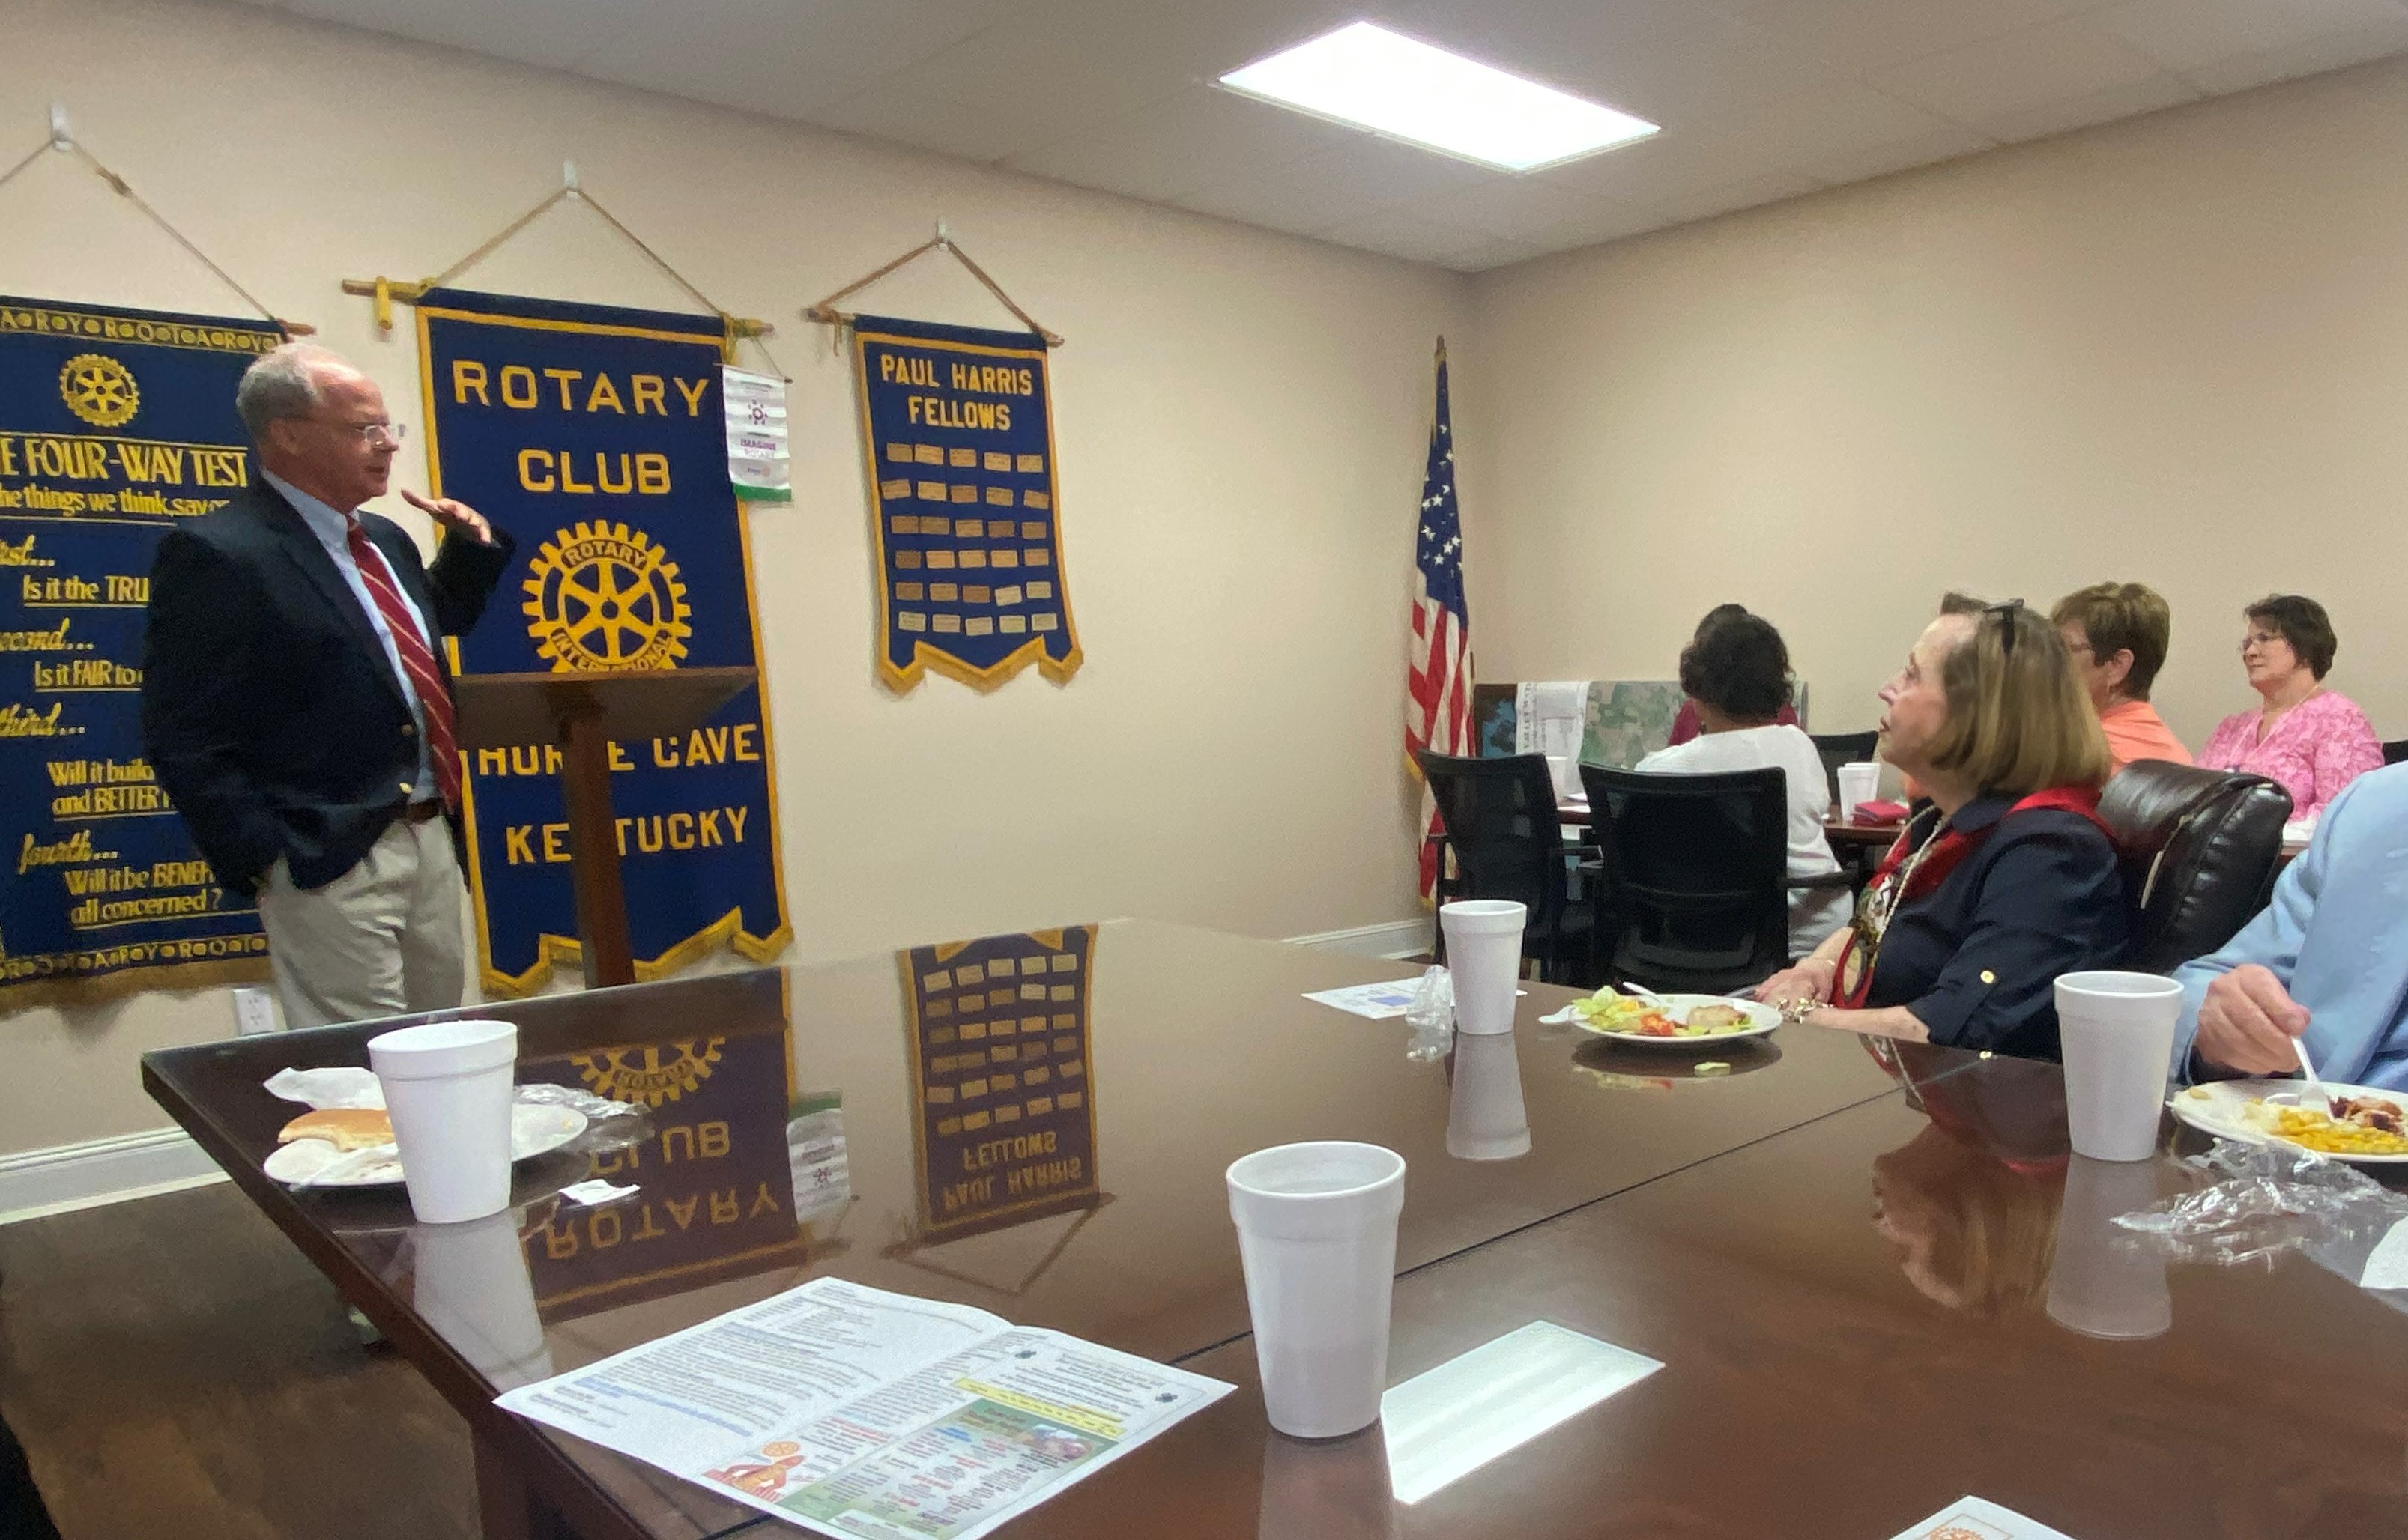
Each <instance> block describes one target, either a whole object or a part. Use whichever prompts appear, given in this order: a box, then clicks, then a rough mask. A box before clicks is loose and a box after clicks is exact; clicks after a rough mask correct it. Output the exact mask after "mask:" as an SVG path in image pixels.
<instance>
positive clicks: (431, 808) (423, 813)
mask: <svg viewBox="0 0 2408 1540" xmlns="http://www.w3.org/2000/svg"><path fill="white" fill-rule="evenodd" d="M401 816H402V817H403V818H404V819H407V820H409V821H410V822H412V823H424V822H426V821H427V820H429V819H437V818H441V817H442V816H443V804H442V803H441V802H440V801H439V800H438V801H435V802H413V803H411V804H410V805H409V806H407V807H404V808H403V809H402V810H401Z"/></svg>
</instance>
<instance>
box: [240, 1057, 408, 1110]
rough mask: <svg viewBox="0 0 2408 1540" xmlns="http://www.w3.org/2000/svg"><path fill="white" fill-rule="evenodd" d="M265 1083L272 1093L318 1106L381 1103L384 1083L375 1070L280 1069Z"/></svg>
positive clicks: (369, 1105) (306, 1104) (363, 1105)
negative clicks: (380, 1081)
mask: <svg viewBox="0 0 2408 1540" xmlns="http://www.w3.org/2000/svg"><path fill="white" fill-rule="evenodd" d="M265 1085H266V1087H267V1090H268V1091H269V1093H270V1094H272V1095H276V1096H280V1097H282V1098H283V1099H284V1100H286V1101H288V1102H298V1103H300V1104H301V1105H303V1106H311V1107H317V1108H319V1109H321V1110H323V1109H325V1108H327V1107H382V1106H383V1105H384V1087H382V1086H380V1085H379V1084H378V1083H377V1077H376V1071H374V1070H368V1069H352V1068H343V1067H337V1068H333V1069H280V1070H278V1071H277V1072H276V1073H275V1074H274V1075H273V1076H271V1077H268V1079H267V1080H266V1081H265Z"/></svg>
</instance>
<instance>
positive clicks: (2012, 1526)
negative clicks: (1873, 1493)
mask: <svg viewBox="0 0 2408 1540" xmlns="http://www.w3.org/2000/svg"><path fill="white" fill-rule="evenodd" d="M1890 1540H2073V1537H2072V1536H2071V1535H2070V1534H2067V1533H2065V1532H2063V1531H2062V1530H2053V1529H2050V1528H2049V1527H2048V1526H2047V1525H2046V1524H2043V1523H2042V1522H2041V1521H2040V1520H2038V1519H2026V1518H2025V1517H2024V1516H2023V1515H2022V1514H2019V1513H2017V1512H2015V1511H2014V1509H2013V1508H2002V1507H2000V1506H1999V1504H1996V1503H1991V1502H1986V1501H1985V1500H1984V1499H1982V1498H1979V1497H1967V1498H1961V1499H1959V1500H1958V1501H1957V1502H1955V1503H1951V1504H1949V1505H1948V1506H1946V1507H1944V1508H1942V1509H1941V1510H1940V1511H1939V1512H1938V1513H1935V1514H1933V1515H1932V1516H1931V1517H1930V1518H1928V1519H1925V1520H1924V1521H1923V1522H1922V1523H1920V1524H1917V1525H1915V1526H1914V1528H1912V1529H1907V1530H1901V1531H1900V1532H1899V1533H1897V1534H1895V1535H1893V1536H1891V1537H1890Z"/></svg>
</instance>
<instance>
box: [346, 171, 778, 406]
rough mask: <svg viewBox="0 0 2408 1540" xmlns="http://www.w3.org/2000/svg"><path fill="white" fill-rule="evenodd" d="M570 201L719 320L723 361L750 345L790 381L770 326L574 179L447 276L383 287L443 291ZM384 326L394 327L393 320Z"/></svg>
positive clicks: (413, 293)
mask: <svg viewBox="0 0 2408 1540" xmlns="http://www.w3.org/2000/svg"><path fill="white" fill-rule="evenodd" d="M570 199H573V200H575V201H576V202H578V203H581V204H583V205H584V206H585V207H588V208H591V209H592V210H594V212H595V213H596V214H599V215H600V216H602V220H603V222H604V223H606V224H608V225H609V227H610V228H611V229H613V230H616V231H617V232H619V234H620V235H623V236H624V237H625V238H626V241H627V243H628V244H629V245H630V246H633V247H634V248H635V249H636V250H638V251H641V252H642V253H643V254H644V256H645V257H646V258H647V259H648V260H649V261H650V262H651V263H652V265H653V266H655V267H657V268H659V269H660V270H661V271H662V272H663V273H665V274H667V276H668V278H669V280H670V281H671V282H673V283H675V284H676V285H677V286H678V287H679V288H681V289H682V290H684V291H685V292H687V293H689V294H691V295H693V296H694V298H695V300H696V301H697V302H698V303H699V304H701V306H702V307H703V308H705V309H707V310H709V311H710V313H711V314H713V315H715V316H717V317H719V319H720V321H721V323H722V325H723V327H724V330H725V336H724V339H723V340H722V342H721V344H720V351H721V353H722V354H723V355H724V360H725V362H727V363H730V364H733V363H735V362H736V354H737V349H738V347H739V346H740V345H741V344H742V343H743V342H745V341H750V342H751V343H752V344H753V346H754V347H755V348H758V349H760V350H761V356H762V357H763V358H765V359H767V361H768V364H769V367H770V368H771V369H772V370H773V371H775V372H776V374H777V376H778V378H781V379H784V378H788V377H787V375H786V371H785V370H784V368H783V367H781V365H780V364H779V363H778V360H777V356H776V355H775V354H773V353H771V352H770V351H769V346H768V344H767V342H765V341H764V340H762V339H763V338H764V337H766V336H767V335H768V332H769V328H768V327H767V325H766V324H764V323H763V322H760V321H746V320H744V319H743V318H741V317H739V316H738V315H736V314H734V313H733V312H732V311H729V310H727V309H725V308H724V307H721V306H720V305H719V304H717V303H716V302H714V301H713V300H712V299H711V297H710V295H709V294H706V293H704V292H702V291H701V290H699V289H697V288H695V286H694V283H693V281H692V280H691V279H689V278H687V277H686V276H685V275H684V274H683V273H681V272H679V271H678V270H677V269H676V268H674V267H672V266H670V265H669V264H668V261H667V258H665V257H663V256H662V255H661V254H660V253H659V252H658V251H655V250H652V247H651V246H649V245H648V244H646V243H645V240H644V238H643V237H642V236H641V235H637V234H636V233H635V232H634V231H633V230H630V229H628V228H627V227H626V225H624V223H622V222H621V221H620V220H619V217H618V216H617V215H615V214H613V213H611V212H610V211H609V209H607V208H605V207H602V205H601V202H600V200H598V199H596V198H595V196H594V194H593V193H591V192H586V191H585V190H584V188H583V187H581V186H580V185H579V184H578V183H577V182H576V181H574V180H564V181H563V183H562V184H561V185H560V186H559V187H557V188H554V189H553V190H552V195H551V196H549V197H547V198H545V199H544V200H543V201H542V202H541V203H538V204H537V205H536V206H535V207H533V208H530V209H528V210H527V211H526V212H525V213H523V214H522V215H520V216H519V217H518V218H517V219H515V220H512V221H510V222H509V224H508V225H506V226H504V227H503V229H502V231H501V233H500V234H499V235H495V236H494V237H493V238H492V239H491V240H488V241H486V242H485V243H484V244H483V245H482V246H480V247H478V248H477V249H476V250H473V251H471V252H469V253H468V254H467V255H466V256H465V257H462V258H461V259H460V260H459V261H458V262H455V263H453V264H452V265H451V266H449V267H446V268H445V269H443V271H441V272H440V273H437V274H436V275H435V276H434V277H433V278H428V279H426V280H425V281H424V282H423V283H419V284H416V285H409V286H404V285H400V284H388V283H384V280H381V279H380V280H379V282H380V285H382V286H383V287H384V288H385V289H386V290H387V291H389V292H391V293H392V294H393V296H394V298H405V297H407V298H412V299H414V298H416V297H417V295H418V294H419V293H423V292H425V291H426V290H429V289H440V288H442V287H443V286H444V285H446V284H448V283H450V282H451V281H452V279H454V278H458V277H459V276H460V275H461V274H463V273H465V272H466V271H467V270H468V269H469V268H471V267H474V266H476V265H477V264H479V263H480V262H482V261H484V260H485V259H486V258H487V257H489V256H492V255H493V254H494V253H495V251H497V250H500V249H501V247H502V246H503V244H504V243H506V242H507V241H509V239H510V237H511V236H513V235H517V234H518V233H519V232H520V231H522V230H524V229H525V228H526V227H527V226H528V225H530V224H533V223H534V222H535V221H538V220H539V219H541V218H542V217H543V216H544V215H545V214H546V213H548V212H550V211H551V209H552V206H554V205H555V204H558V203H561V202H563V201H564V200H570ZM350 287H351V285H349V284H346V285H345V288H346V289H349V288H350ZM406 287H407V288H408V289H409V291H410V292H409V293H407V294H405V293H404V292H403V291H404V289H405V288H406ZM379 301H380V307H382V305H383V304H384V300H383V296H382V295H380V296H379ZM383 319H384V318H382V317H380V320H383ZM386 323H387V324H390V322H389V321H387V322H386Z"/></svg>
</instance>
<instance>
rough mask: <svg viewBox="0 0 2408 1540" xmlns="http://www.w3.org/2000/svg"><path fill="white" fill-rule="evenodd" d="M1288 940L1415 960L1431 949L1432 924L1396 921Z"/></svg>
mask: <svg viewBox="0 0 2408 1540" xmlns="http://www.w3.org/2000/svg"><path fill="white" fill-rule="evenodd" d="M1287 939H1288V941H1289V942H1290V944H1292V945H1294V946H1298V947H1312V948H1318V949H1319V950H1322V951H1325V952H1345V953H1347V954H1349V955H1350V956H1355V957H1387V958H1398V957H1412V956H1413V955H1415V954H1416V953H1420V952H1426V951H1427V950H1429V944H1430V922H1429V920H1428V919H1427V917H1424V918H1423V919H1420V920H1389V921H1388V922H1387V923H1386V924H1384V925H1357V926H1355V928H1354V929H1352V930H1345V931H1322V932H1319V933H1317V934H1312V935H1292V936H1289V937H1288V938H1287Z"/></svg>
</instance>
